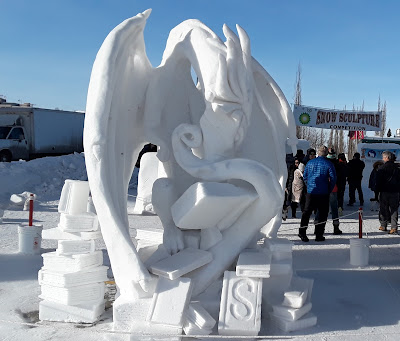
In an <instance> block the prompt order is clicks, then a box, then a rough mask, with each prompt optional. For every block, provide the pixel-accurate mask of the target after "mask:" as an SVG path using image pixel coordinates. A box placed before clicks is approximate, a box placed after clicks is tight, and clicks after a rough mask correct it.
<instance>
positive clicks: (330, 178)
mask: <svg viewBox="0 0 400 341" xmlns="http://www.w3.org/2000/svg"><path fill="white" fill-rule="evenodd" d="M327 155H328V148H327V147H326V146H321V147H319V148H318V157H317V158H316V159H312V160H310V161H308V162H307V165H306V168H305V170H304V173H303V179H304V182H305V184H306V186H307V194H306V203H305V206H304V211H303V214H302V216H301V222H300V228H299V234H298V236H299V237H300V239H301V240H302V241H303V242H308V241H309V239H308V237H307V234H306V230H307V227H308V223H309V221H310V216H311V214H312V212H313V211H314V210H317V211H318V219H315V240H316V241H317V242H323V241H324V240H325V237H324V231H325V224H326V219H327V218H328V213H329V195H330V193H331V192H332V190H333V188H334V187H335V184H336V171H335V167H334V166H333V164H332V162H330V161H328V160H327V158H326V156H327Z"/></svg>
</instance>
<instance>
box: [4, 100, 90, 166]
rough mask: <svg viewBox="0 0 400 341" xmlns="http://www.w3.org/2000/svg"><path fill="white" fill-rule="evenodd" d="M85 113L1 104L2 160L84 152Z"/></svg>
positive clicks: (25, 105) (26, 105) (27, 105)
mask: <svg viewBox="0 0 400 341" xmlns="http://www.w3.org/2000/svg"><path fill="white" fill-rule="evenodd" d="M84 118H85V114H84V113H83V112H76V111H63V110H51V109H43V108H35V107H33V106H31V105H30V104H29V103H28V104H21V105H20V104H16V103H7V102H5V101H4V100H3V99H2V101H0V161H3V162H9V161H12V160H20V159H23V160H30V159H34V158H37V157H42V156H49V155H63V154H70V153H73V152H82V151H83V124H84Z"/></svg>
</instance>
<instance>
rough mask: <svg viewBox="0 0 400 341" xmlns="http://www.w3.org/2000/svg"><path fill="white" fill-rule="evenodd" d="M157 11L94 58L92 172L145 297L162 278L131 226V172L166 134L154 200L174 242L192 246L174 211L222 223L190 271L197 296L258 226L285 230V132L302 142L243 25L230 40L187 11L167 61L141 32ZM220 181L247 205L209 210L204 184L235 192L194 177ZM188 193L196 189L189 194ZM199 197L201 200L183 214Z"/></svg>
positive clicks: (118, 253) (106, 225)
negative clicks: (149, 52) (150, 55)
mask: <svg viewBox="0 0 400 341" xmlns="http://www.w3.org/2000/svg"><path fill="white" fill-rule="evenodd" d="M150 12H151V10H147V11H145V12H143V13H140V14H138V15H137V16H135V17H133V18H130V19H127V20H125V21H124V22H123V23H121V24H120V25H118V26H117V27H116V28H115V29H114V30H113V31H112V32H111V33H110V34H109V35H108V37H107V38H106V39H105V41H104V43H103V45H102V47H101V48H100V50H99V52H98V54H97V57H96V60H95V63H94V66H93V70H92V75H91V79H90V85H89V91H88V98H87V107H86V119H85V131H84V148H85V158H86V167H87V172H88V179H89V184H90V189H91V193H92V197H93V202H94V205H95V207H96V211H97V214H98V219H99V223H100V226H101V230H102V234H103V238H104V241H105V243H106V246H107V249H108V253H109V256H110V261H111V266H112V269H113V273H114V277H115V280H116V283H117V285H118V288H119V293H120V302H122V301H123V300H126V301H129V300H130V299H131V300H132V301H134V299H135V298H137V297H145V296H143V292H149V291H150V292H151V290H154V287H155V285H154V283H153V281H154V277H155V276H153V275H150V273H149V271H148V269H147V268H146V266H145V265H144V263H143V262H142V261H141V259H140V258H139V256H138V253H137V251H136V248H135V246H134V243H133V242H132V240H131V238H130V236H129V225H128V216H127V190H128V185H129V179H130V177H131V174H132V170H133V168H134V164H135V162H136V159H137V156H138V153H139V151H140V149H141V148H142V146H143V145H144V144H145V143H149V142H151V143H153V144H156V145H158V146H159V151H158V154H157V157H158V159H159V160H160V162H161V163H160V165H159V166H161V168H163V172H164V173H165V174H166V176H165V177H163V178H159V179H157V180H156V181H155V183H154V186H153V200H152V201H153V206H154V209H155V211H156V213H157V214H158V216H159V218H160V220H161V222H162V225H163V227H164V237H163V238H164V239H163V245H164V247H165V248H166V249H167V250H168V251H169V252H170V253H172V254H174V253H176V252H178V251H180V250H182V249H183V248H184V242H183V240H184V238H183V234H184V233H185V230H184V229H182V230H181V229H180V226H179V225H178V226H177V224H176V222H177V221H180V220H181V219H182V221H183V220H185V218H188V217H190V216H192V217H195V218H196V219H201V217H205V216H207V219H208V222H207V224H206V226H191V227H190V228H191V229H192V228H197V229H199V230H200V229H204V230H206V229H208V228H210V229H213V230H210V231H213V232H212V233H213V234H212V236H216V235H219V234H221V236H220V237H219V238H216V237H215V238H214V239H213V241H212V242H207V243H206V244H207V246H205V248H207V252H209V253H211V256H212V260H211V261H210V262H208V263H207V264H205V265H203V266H201V268H199V269H197V270H196V271H194V272H192V273H191V274H189V275H188V277H190V278H191V285H192V287H193V296H196V295H197V294H199V293H201V292H203V291H204V290H205V289H206V288H207V287H208V286H209V285H210V284H212V283H213V282H214V281H215V280H216V279H218V278H219V277H221V276H222V275H223V273H224V271H225V270H226V269H227V268H228V267H229V265H230V264H232V263H233V261H234V260H235V259H236V258H237V256H238V255H239V254H240V252H241V251H242V250H243V249H244V248H246V246H247V245H248V244H249V243H250V242H252V241H253V240H255V239H256V238H257V237H258V236H259V233H260V231H262V232H263V233H264V235H266V236H268V237H276V233H277V230H278V228H279V226H280V223H281V213H280V212H281V206H282V202H283V192H284V185H285V182H286V164H285V157H284V154H285V146H286V143H287V141H288V144H289V145H290V146H291V147H292V149H295V146H296V137H295V129H294V127H295V125H294V121H293V117H292V114H291V110H290V107H289V105H288V103H287V101H286V99H285V97H284V95H283V93H282V91H281V90H280V89H279V87H278V86H277V84H276V83H275V81H274V80H273V79H272V78H271V76H270V75H269V74H268V73H267V72H266V71H265V70H264V69H263V68H262V66H261V65H260V64H259V63H258V62H257V61H256V60H255V59H254V58H252V56H251V51H250V41H249V38H248V36H247V34H246V32H245V31H244V30H243V29H242V28H241V27H240V26H237V31H238V36H236V35H235V34H234V33H233V32H232V31H231V30H230V29H229V28H228V27H227V26H225V25H224V27H223V32H224V35H225V37H226V42H223V41H222V40H221V39H220V38H219V37H218V36H217V35H216V34H215V33H214V32H213V31H211V30H210V29H209V28H208V27H207V26H205V25H204V24H202V23H201V22H199V21H197V20H187V21H184V22H183V23H181V24H179V25H178V26H177V27H175V28H174V29H173V30H172V31H171V33H170V35H169V38H168V41H167V45H166V48H165V51H164V55H163V59H162V62H161V64H160V66H159V67H157V68H153V67H152V66H151V64H150V62H149V60H148V59H147V56H146V52H145V44H144V38H143V30H144V27H145V24H146V21H147V19H148V17H149V15H150ZM191 68H193V70H194V71H195V72H196V74H197V77H198V80H197V82H196V84H194V82H193V78H192V75H191ZM213 183H216V184H215V185H216V186H217V185H223V186H222V187H223V188H224V193H225V194H226V196H230V197H234V196H235V195H236V194H235V193H237V192H240V193H239V195H242V196H244V197H246V198H247V199H246V205H245V206H243V207H240V212H239V213H237V214H235V213H236V206H230V207H225V206H224V207H223V209H224V210H226V211H228V212H230V214H229V215H227V216H225V217H220V216H218V217H217V215H218V214H217V215H216V216H215V217H214V219H209V218H210V217H209V216H208V213H207V208H209V207H210V204H207V203H206V202H202V203H201V205H200V204H199V205H197V201H196V197H195V196H196V195H197V196H199V197H200V199H204V200H208V199H209V200H211V202H213V201H212V200H215V202H216V203H219V204H221V205H224V195H225V194H224V195H222V196H220V198H219V195H218V194H215V193H213V191H212V190H207V191H203V190H196V191H193V190H192V192H190V190H189V188H190V187H191V186H192V185H193V186H196V188H198V189H202V188H203V189H204V188H209V187H210V186H211V187H213V186H212V184H213ZM207 186H208V187H207ZM187 191H189V192H187ZM186 192H187V193H186ZM191 193H192V194H191ZM182 195H186V196H187V197H188V199H187V200H182V201H183V202H182V204H179V202H178V199H179V198H180V197H181V196H182ZM189 201H190V202H193V205H192V207H189V208H187V209H188V213H187V214H188V215H187V216H185V210H186V207H184V206H185V205H186V204H187V202H189ZM226 202H227V205H228V204H229V203H230V202H231V203H235V200H231V199H230V200H227V201H226ZM173 205H174V209H173V210H171V207H172V206H173ZM216 205H218V204H216ZM232 205H234V204H232ZM189 211H190V212H189ZM173 212H177V213H176V214H175V213H173ZM178 216H179V217H178ZM187 220H188V219H186V221H187ZM178 224H179V223H178ZM189 225H190V224H189ZM200 225H201V224H200ZM216 227H217V228H218V230H219V231H216V230H215V228H216ZM204 235H206V236H207V235H208V236H209V235H210V234H209V233H204ZM209 238H210V237H209ZM203 245H204V243H203ZM204 252H205V251H204ZM151 288H153V289H151ZM138 290H139V291H142V292H141V293H138ZM149 296H151V295H150V293H149ZM149 296H147V297H149Z"/></svg>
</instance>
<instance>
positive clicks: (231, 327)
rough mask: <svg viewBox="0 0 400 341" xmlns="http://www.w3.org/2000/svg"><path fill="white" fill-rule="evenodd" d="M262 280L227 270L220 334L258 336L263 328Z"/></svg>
mask: <svg viewBox="0 0 400 341" xmlns="http://www.w3.org/2000/svg"><path fill="white" fill-rule="evenodd" d="M261 295H262V280H261V279H255V278H245V277H237V276H236V274H235V273H234V272H233V271H225V273H224V280H223V286H222V295H221V306H220V311H219V322H218V333H219V334H220V335H243V336H257V335H258V333H259V331H260V328H261V299H262V297H261Z"/></svg>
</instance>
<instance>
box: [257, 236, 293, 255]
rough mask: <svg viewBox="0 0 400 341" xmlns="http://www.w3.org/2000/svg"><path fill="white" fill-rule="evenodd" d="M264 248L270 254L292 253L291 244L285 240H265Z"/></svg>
mask: <svg viewBox="0 0 400 341" xmlns="http://www.w3.org/2000/svg"><path fill="white" fill-rule="evenodd" d="M264 247H265V248H266V249H268V250H270V251H271V252H292V248H293V243H292V242H291V241H290V240H289V239H286V238H265V240H264Z"/></svg>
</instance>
